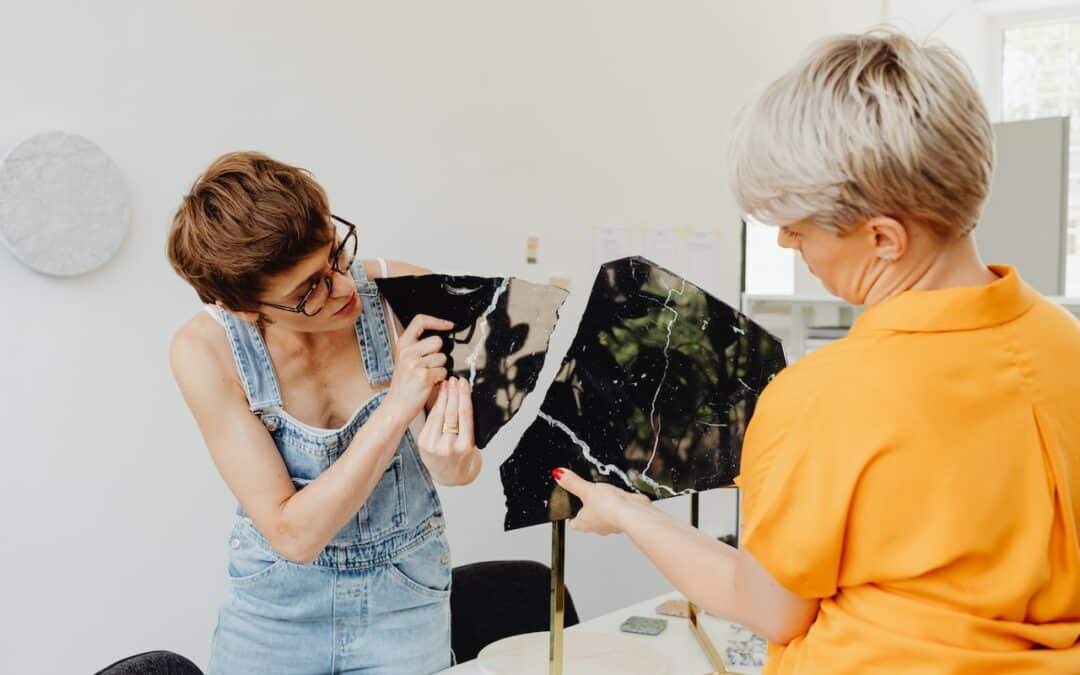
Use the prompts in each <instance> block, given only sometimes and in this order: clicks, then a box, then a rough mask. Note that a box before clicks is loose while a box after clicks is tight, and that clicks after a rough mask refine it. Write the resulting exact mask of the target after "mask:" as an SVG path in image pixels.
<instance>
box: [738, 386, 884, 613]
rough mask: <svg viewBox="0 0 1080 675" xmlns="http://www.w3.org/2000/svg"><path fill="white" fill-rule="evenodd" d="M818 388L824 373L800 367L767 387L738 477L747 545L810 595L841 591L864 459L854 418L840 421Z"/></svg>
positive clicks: (787, 583) (784, 580) (786, 582)
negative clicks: (853, 427)
mask: <svg viewBox="0 0 1080 675" xmlns="http://www.w3.org/2000/svg"><path fill="white" fill-rule="evenodd" d="M812 380H818V381H817V382H814V381H812ZM821 389H822V387H821V382H820V378H811V377H810V376H809V373H807V372H805V369H800V368H798V367H792V368H791V369H789V371H785V372H784V373H783V374H782V375H781V376H780V377H778V378H777V379H776V380H775V381H773V383H772V384H770V385H769V387H768V388H767V389H766V391H765V393H764V395H763V396H762V397H761V399H760V400H759V402H758V408H757V410H756V412H755V413H754V417H753V419H752V420H751V423H750V427H749V429H748V430H747V434H746V438H745V441H744V444H743V456H742V473H741V475H740V476H739V478H738V479H737V481H736V483H737V484H738V486H739V487H740V488H741V490H742V514H741V516H742V525H743V529H742V546H743V548H745V549H746V550H747V551H748V552H749V553H750V554H751V555H753V556H754V558H755V559H757V561H758V562H759V563H761V565H762V566H763V567H764V568H765V569H767V570H768V571H769V572H770V573H771V574H772V575H773V577H774V578H775V579H776V580H777V581H778V582H780V584H782V585H783V586H784V587H785V588H787V589H788V590H790V591H791V592H792V593H795V594H796V595H799V596H802V597H806V598H827V597H830V596H832V595H833V594H835V593H836V588H837V582H838V579H839V575H840V561H841V554H842V552H843V547H844V537H845V535H846V531H847V521H848V510H849V507H850V505H851V502H852V496H853V494H854V491H855V489H856V487H857V484H858V480H859V476H860V474H861V472H862V468H863V462H864V460H863V459H862V458H865V457H867V453H866V452H865V450H864V449H863V448H858V447H853V445H852V444H853V443H856V442H862V441H865V440H866V439H865V438H863V439H860V436H859V432H854V431H851V432H850V433H849V432H848V431H847V430H849V429H850V427H851V424H850V420H849V419H837V413H836V412H835V411H836V410H837V409H843V406H842V405H839V406H838V405H837V403H838V402H837V401H835V400H831V399H830V400H829V401H828V405H823V404H822V403H821V401H822V399H821V398H819V397H821V396H829V393H828V392H824V391H821ZM819 392H820V393H819ZM845 418H846V416H845ZM857 439H858V440H857Z"/></svg>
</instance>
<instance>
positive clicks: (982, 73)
mask: <svg viewBox="0 0 1080 675" xmlns="http://www.w3.org/2000/svg"><path fill="white" fill-rule="evenodd" d="M885 4H886V10H885V18H886V21H888V22H889V23H891V24H893V25H895V26H896V27H897V28H900V29H901V30H903V31H905V32H907V33H909V34H910V35H912V36H913V37H915V38H917V39H920V40H928V39H929V40H933V41H935V42H942V43H944V44H946V45H948V46H949V47H951V48H952V49H954V50H955V51H956V52H957V54H959V55H960V56H961V57H962V58H963V59H964V60H965V61H966V62H967V64H968V65H969V66H971V70H972V72H973V73H974V75H975V81H976V83H977V84H978V86H979V91H980V92H981V93H982V95H983V96H984V97H989V96H990V95H991V93H992V92H991V90H992V87H993V86H994V83H993V82H991V77H992V72H991V71H992V69H991V64H990V62H989V55H990V41H991V40H992V39H993V36H992V35H991V34H990V21H989V18H988V16H987V12H986V10H985V8H984V6H983V3H980V2H979V0H946V1H945V2H942V1H941V0H886V3H885Z"/></svg>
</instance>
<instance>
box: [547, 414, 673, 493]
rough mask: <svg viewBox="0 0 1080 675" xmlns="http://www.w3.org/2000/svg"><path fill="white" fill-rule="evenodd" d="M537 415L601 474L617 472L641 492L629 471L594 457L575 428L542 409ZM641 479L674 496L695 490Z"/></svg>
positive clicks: (628, 484) (647, 478) (627, 484)
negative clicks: (673, 488)
mask: <svg viewBox="0 0 1080 675" xmlns="http://www.w3.org/2000/svg"><path fill="white" fill-rule="evenodd" d="M537 417H539V418H540V419H542V420H544V421H545V422H547V423H548V424H550V425H551V426H553V427H555V428H556V429H558V430H559V431H561V432H563V433H564V434H566V435H567V436H568V437H569V438H570V440H571V441H572V442H573V443H574V445H576V446H578V447H579V448H581V455H582V457H584V458H585V459H586V460H587V461H588V462H589V463H590V464H592V465H593V466H595V467H596V470H597V471H599V472H600V475H601V476H610V475H611V474H615V475H616V476H618V477H619V479H620V480H622V482H623V483H625V484H626V487H628V488H630V489H631V490H633V491H634V492H639V493H640V492H641V491H640V490H638V489H637V488H636V487H635V486H634V482H633V481H632V480H630V476H629V475H627V473H626V472H625V471H623V470H622V469H620V468H619V467H617V466H615V465H614V464H604V463H603V462H601V461H600V460H598V459H597V458H595V457H593V454H592V449H591V448H590V447H589V444H588V443H586V442H585V441H583V440H581V439H580V438H578V435H577V434H575V433H574V431H573V429H571V428H570V427H568V426H566V425H565V424H563V423H562V422H560V421H559V420H557V419H555V418H554V417H552V416H551V415H549V414H547V413H546V412H544V411H542V410H541V411H540V412H539V413H538V414H537ZM641 480H642V481H644V482H645V483H646V484H647V485H649V487H651V488H653V489H654V490H656V491H657V492H661V491H662V492H667V493H668V494H669V495H671V496H672V497H677V496H679V495H688V494H690V493H691V492H693V490H684V491H682V492H675V491H674V490H672V489H671V488H669V487H668V486H666V485H661V484H660V483H657V482H656V481H654V480H653V479H652V478H649V477H648V476H646V475H645V474H641Z"/></svg>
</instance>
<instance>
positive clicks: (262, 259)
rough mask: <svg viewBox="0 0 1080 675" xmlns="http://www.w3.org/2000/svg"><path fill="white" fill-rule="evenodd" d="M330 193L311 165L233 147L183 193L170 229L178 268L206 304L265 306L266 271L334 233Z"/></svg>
mask: <svg viewBox="0 0 1080 675" xmlns="http://www.w3.org/2000/svg"><path fill="white" fill-rule="evenodd" d="M333 236H334V230H333V227H332V226H331V224H330V205H329V202H328V200H327V198H326V192H325V191H324V190H323V189H322V187H320V186H319V184H318V183H316V182H315V180H314V179H313V178H312V177H311V174H310V173H309V172H307V171H305V170H304V169H300V168H297V167H295V166H290V165H288V164H283V163H282V162H278V161H275V160H273V159H271V158H269V157H267V156H266V155H264V154H262V153H259V152H231V153H228V154H226V155H222V156H221V157H219V158H218V159H216V160H214V162H213V163H212V164H211V165H210V166H209V167H208V168H207V169H206V171H205V172H203V174H202V175H201V176H199V178H198V179H197V180H196V181H195V184H194V185H192V186H191V191H190V192H189V193H188V194H187V195H185V196H184V200H183V203H181V205H180V208H179V209H178V210H177V211H176V215H175V216H174V217H173V223H172V228H171V229H170V230H169V241H168V257H169V262H170V263H171V264H172V266H173V269H175V270H176V272H177V274H179V275H180V276H181V277H183V278H184V280H185V281H187V282H188V283H189V284H191V285H192V287H193V288H194V289H195V292H196V293H198V295H199V299H200V300H202V301H203V302H205V303H215V302H221V303H222V304H223V305H224V306H225V307H227V308H229V309H230V310H233V311H249V312H253V311H259V307H260V305H259V301H258V296H259V295H260V294H261V293H262V292H263V291H264V290H265V288H264V283H265V280H266V279H267V277H270V276H273V275H275V274H278V273H281V272H284V271H286V270H288V269H290V268H291V267H293V266H294V265H296V264H297V263H298V262H300V261H301V260H303V259H304V258H305V257H307V256H309V255H311V254H312V253H313V252H315V251H316V250H318V249H319V248H320V247H322V246H325V245H327V244H328V243H330V241H331V240H332V239H333Z"/></svg>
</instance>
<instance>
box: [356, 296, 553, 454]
mask: <svg viewBox="0 0 1080 675" xmlns="http://www.w3.org/2000/svg"><path fill="white" fill-rule="evenodd" d="M375 283H376V284H377V285H378V287H379V291H380V292H381V293H382V294H383V295H384V296H385V297H386V300H387V302H388V303H389V304H390V307H391V309H393V310H394V313H395V314H396V315H397V317H398V319H399V320H400V321H401V323H402V324H403V325H406V326H407V325H409V322H410V321H412V320H413V318H414V317H415V316H416V315H417V314H427V315H430V316H435V317H438V318H440V319H446V320H448V321H452V322H453V323H454V329H453V330H452V331H449V332H448V333H444V334H443V337H444V345H445V348H444V352H446V353H447V355H448V356H449V357H450V361H449V363H448V370H450V371H451V372H453V374H455V375H457V376H458V377H463V378H465V379H466V380H468V381H469V383H470V384H471V385H472V391H473V396H472V399H473V418H474V420H475V433H476V446H477V447H479V448H483V447H484V446H486V445H487V444H488V441H490V440H491V438H492V437H493V436H494V435H495V433H496V432H497V431H498V430H499V429H500V428H501V427H502V426H503V425H504V424H506V423H507V422H509V421H510V419H511V418H512V417H513V416H514V415H515V414H516V413H517V411H518V409H519V408H521V404H522V402H523V401H524V399H525V396H526V395H527V394H528V393H529V392H531V391H532V390H533V387H535V386H536V379H537V377H539V375H540V370H541V369H542V368H543V367H544V358H545V357H546V356H547V348H548V341H549V339H550V338H551V332H552V331H553V330H554V328H555V322H556V321H557V320H558V316H559V308H560V307H562V304H563V302H564V301H565V300H566V295H567V292H566V291H565V290H563V289H561V288H557V287H555V286H545V285H542V284H533V283H529V282H527V281H522V280H521V279H515V278H513V277H473V276H450V275H444V274H428V275H423V276H404V277H390V278H386V279H376V281H375Z"/></svg>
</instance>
